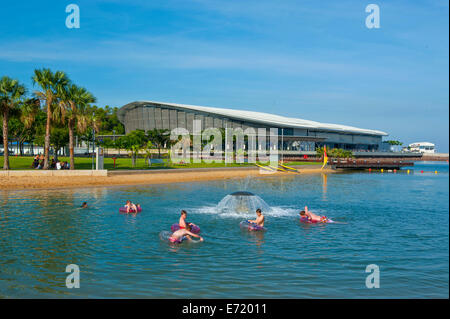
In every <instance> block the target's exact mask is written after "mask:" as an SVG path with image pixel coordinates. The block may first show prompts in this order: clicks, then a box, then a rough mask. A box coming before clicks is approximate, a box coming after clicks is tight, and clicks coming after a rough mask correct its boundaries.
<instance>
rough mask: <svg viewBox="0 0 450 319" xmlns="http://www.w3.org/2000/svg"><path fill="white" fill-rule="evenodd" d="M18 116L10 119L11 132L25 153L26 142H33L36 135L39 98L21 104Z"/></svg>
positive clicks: (20, 149) (21, 153)
mask: <svg viewBox="0 0 450 319" xmlns="http://www.w3.org/2000/svg"><path fill="white" fill-rule="evenodd" d="M17 111H18V112H17V114H16V116H14V117H13V118H12V119H11V120H10V124H9V126H10V132H11V135H12V136H14V139H15V140H16V142H17V147H18V149H19V153H20V155H21V156H22V155H23V146H24V143H25V142H28V143H32V142H33V140H34V138H35V137H36V128H37V125H39V123H36V118H37V115H38V113H39V111H40V102H39V99H26V100H25V101H23V102H21V103H20V104H19V108H18V110H17Z"/></svg>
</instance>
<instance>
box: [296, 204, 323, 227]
mask: <svg viewBox="0 0 450 319" xmlns="http://www.w3.org/2000/svg"><path fill="white" fill-rule="evenodd" d="M300 218H307V219H308V220H309V221H310V222H313V223H318V222H322V223H325V222H326V221H327V220H328V218H327V216H319V215H316V214H313V213H311V212H310V211H309V210H308V206H305V210H302V211H301V212H300Z"/></svg>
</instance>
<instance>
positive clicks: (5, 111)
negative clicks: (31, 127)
mask: <svg viewBox="0 0 450 319" xmlns="http://www.w3.org/2000/svg"><path fill="white" fill-rule="evenodd" d="M25 93H26V89H25V86H23V85H22V84H20V83H19V81H17V80H13V79H11V78H10V77H7V76H4V77H2V78H1V79H0V112H1V116H2V119H3V150H4V152H3V153H4V157H3V169H4V170H8V169H9V149H8V145H9V140H8V124H9V117H10V115H12V114H16V112H17V109H18V108H19V105H20V102H21V101H22V99H23V97H24V96H25Z"/></svg>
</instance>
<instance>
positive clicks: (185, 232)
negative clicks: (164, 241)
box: [169, 224, 203, 243]
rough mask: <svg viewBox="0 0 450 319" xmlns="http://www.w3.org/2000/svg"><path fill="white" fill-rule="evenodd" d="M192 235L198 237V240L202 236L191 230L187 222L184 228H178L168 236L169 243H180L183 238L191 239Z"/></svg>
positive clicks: (201, 239)
mask: <svg viewBox="0 0 450 319" xmlns="http://www.w3.org/2000/svg"><path fill="white" fill-rule="evenodd" d="M191 236H192V237H196V238H199V239H200V241H203V237H202V236H200V235H197V234H194V233H192V232H191V225H190V224H187V225H186V228H180V229H178V230H177V231H174V232H173V234H172V235H171V236H170V238H169V241H170V242H171V243H181V242H182V241H183V240H192V238H191Z"/></svg>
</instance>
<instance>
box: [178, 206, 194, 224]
mask: <svg viewBox="0 0 450 319" xmlns="http://www.w3.org/2000/svg"><path fill="white" fill-rule="evenodd" d="M186 217H187V212H186V211H185V210H184V209H183V210H181V216H180V220H179V221H178V225H179V226H180V229H186V225H190V226H196V225H195V224H194V223H187V222H186Z"/></svg>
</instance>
